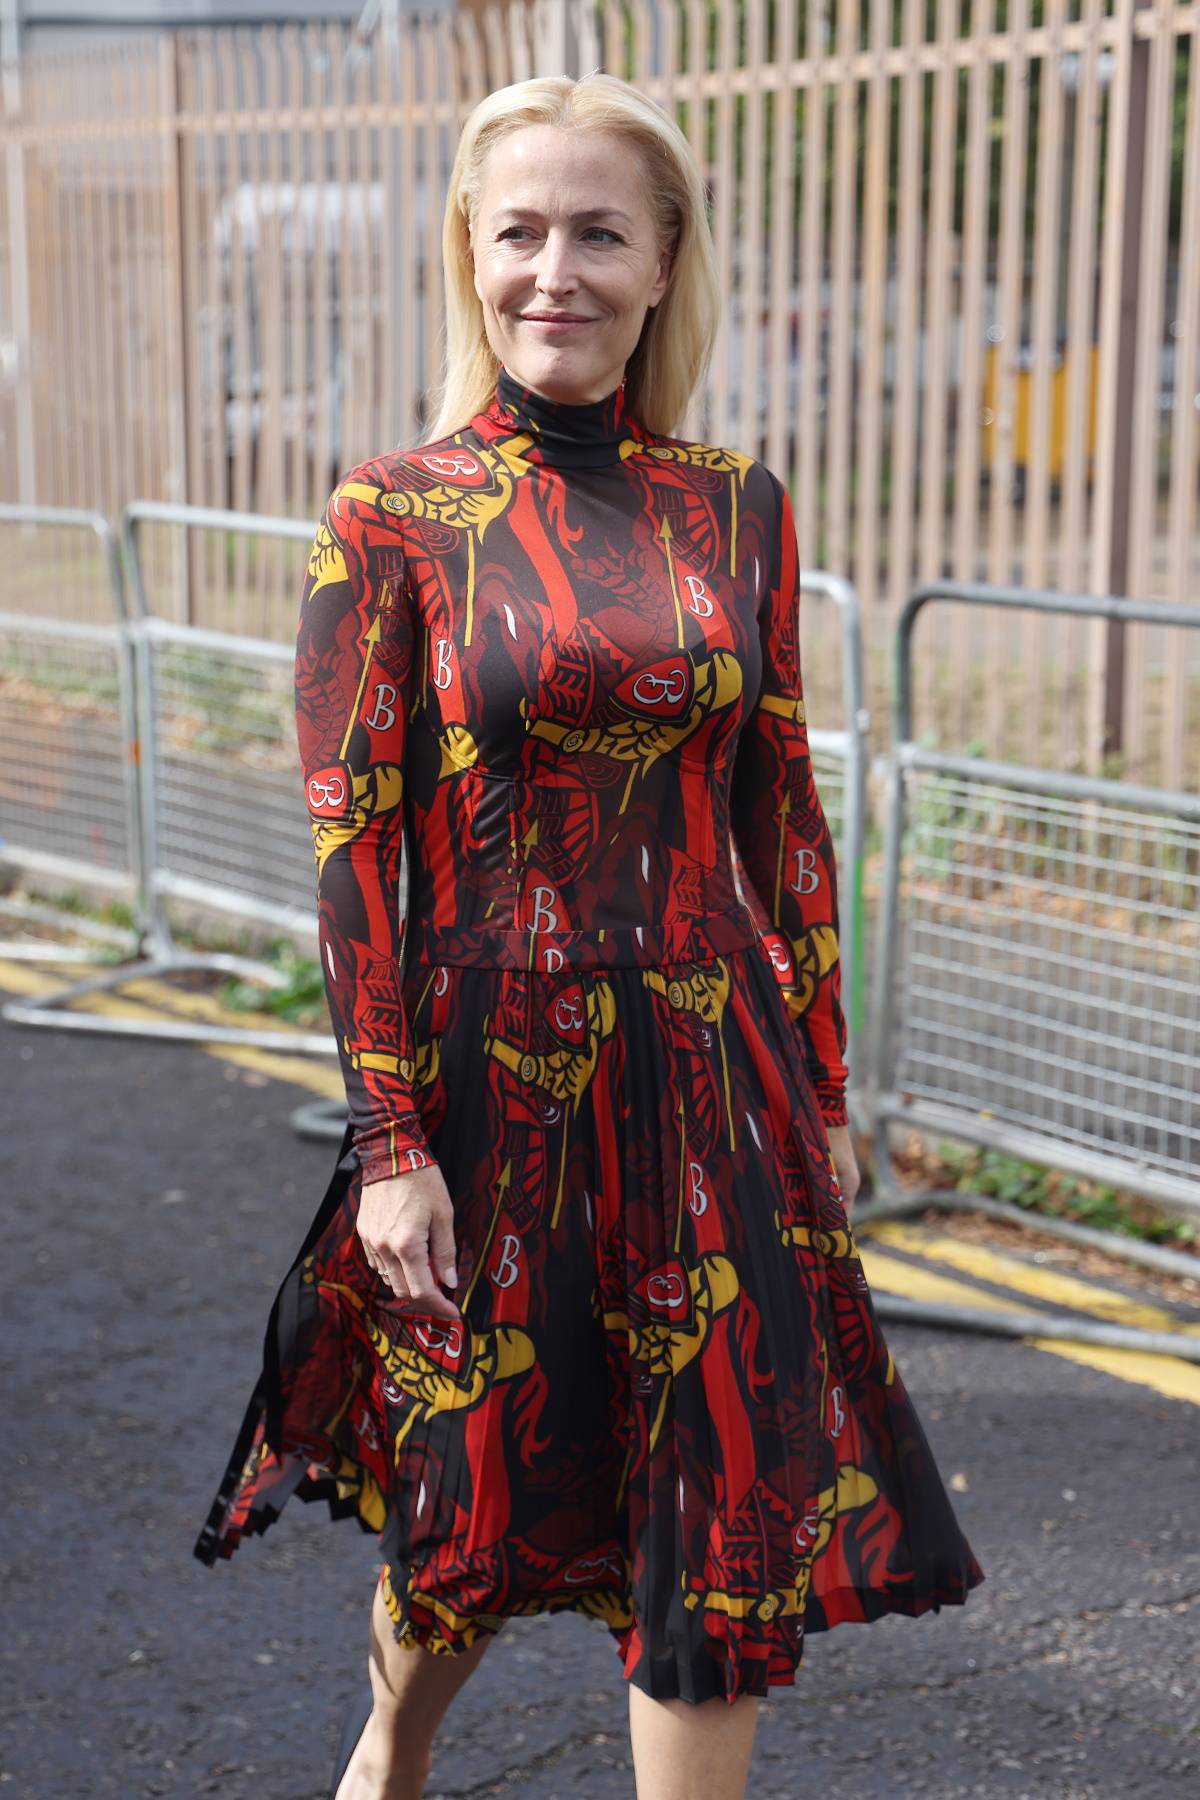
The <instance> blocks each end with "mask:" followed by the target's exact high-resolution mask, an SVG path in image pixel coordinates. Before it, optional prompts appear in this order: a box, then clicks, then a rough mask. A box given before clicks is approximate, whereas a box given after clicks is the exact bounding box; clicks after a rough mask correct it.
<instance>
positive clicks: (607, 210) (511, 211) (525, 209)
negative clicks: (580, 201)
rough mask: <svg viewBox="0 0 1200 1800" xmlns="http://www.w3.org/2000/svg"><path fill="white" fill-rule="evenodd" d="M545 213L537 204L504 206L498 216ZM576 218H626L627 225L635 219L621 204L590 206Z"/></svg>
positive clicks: (526, 216)
mask: <svg viewBox="0 0 1200 1800" xmlns="http://www.w3.org/2000/svg"><path fill="white" fill-rule="evenodd" d="M542 216H543V215H542V214H541V213H540V212H539V211H538V210H537V207H536V206H502V207H501V208H500V210H499V212H498V213H497V214H496V217H497V218H499V219H540V218H541V217H542ZM571 218H572V219H573V220H574V219H579V220H583V219H624V220H625V223H626V224H627V225H632V224H633V220H632V219H631V218H630V217H629V214H628V213H627V212H622V211H621V208H620V207H619V206H590V207H588V208H587V209H586V210H585V211H584V212H577V213H572V214H571Z"/></svg>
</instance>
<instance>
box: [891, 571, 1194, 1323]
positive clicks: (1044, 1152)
mask: <svg viewBox="0 0 1200 1800" xmlns="http://www.w3.org/2000/svg"><path fill="white" fill-rule="evenodd" d="M934 602H949V603H953V604H955V605H961V606H974V607H1002V608H1008V609H1020V610H1027V609H1033V610H1037V611H1039V612H1045V613H1059V614H1069V615H1073V616H1075V617H1077V618H1090V619H1110V620H1116V619H1120V620H1126V621H1135V620H1136V621H1140V622H1148V623H1153V624H1156V625H1161V626H1164V627H1166V628H1167V629H1168V630H1179V631H1188V630H1194V629H1196V628H1197V627H1200V607H1195V606H1178V605H1173V604H1163V603H1160V602H1154V601H1139V600H1133V599H1129V598H1126V597H1111V596H1095V595H1074V594H1059V593H1053V592H1050V591H1046V590H1032V589H1021V588H1008V587H1000V586H990V585H987V584H983V583H969V582H968V583H954V582H931V583H927V584H925V585H923V586H921V587H918V588H916V589H915V590H914V591H913V592H912V593H911V594H910V595H909V597H908V600H907V601H906V603H905V606H904V608H903V611H902V614H901V617H900V621H899V626H898V632H897V648H896V665H895V669H896V719H895V733H894V741H893V748H892V751H891V754H890V758H889V784H888V799H887V814H886V819H885V822H884V840H885V846H886V850H885V866H884V884H883V895H882V900H881V905H880V910H879V917H878V933H877V954H876V965H875V979H876V1001H877V1004H876V1007H875V1009H874V1019H873V1027H872V1035H873V1043H874V1076H875V1079H874V1098H873V1115H874V1131H875V1157H874V1172H875V1193H874V1199H873V1202H872V1203H871V1204H870V1206H869V1207H868V1206H864V1207H863V1208H861V1209H860V1213H859V1218H860V1221H861V1223H862V1224H863V1225H864V1226H868V1225H869V1223H870V1222H871V1221H872V1220H875V1219H878V1218H881V1217H893V1216H896V1215H899V1214H904V1213H911V1212H916V1211H921V1210H923V1209H925V1208H927V1207H930V1206H942V1207H946V1208H959V1207H963V1208H971V1209H974V1210H981V1211H986V1212H989V1213H992V1214H996V1215H999V1216H1002V1217H1006V1218H1011V1219H1014V1220H1019V1221H1021V1222H1022V1223H1023V1224H1026V1225H1028V1224H1029V1223H1030V1222H1031V1221H1030V1220H1029V1218H1028V1215H1027V1214H1025V1213H1023V1212H1021V1211H1020V1210H1019V1209H1018V1208H1016V1207H1008V1206H1004V1205H1001V1204H999V1203H997V1202H996V1201H994V1200H992V1199H991V1198H990V1197H988V1196H986V1195H974V1194H967V1193H962V1192H959V1191H958V1190H953V1191H948V1190H940V1189H935V1190H923V1191H919V1192H913V1191H908V1190H903V1189H901V1188H900V1187H899V1186H898V1185H897V1184H896V1182H895V1181H894V1178H893V1177H892V1174H891V1154H890V1146H889V1139H888V1128H889V1126H890V1125H892V1124H895V1123H904V1124H907V1125H910V1126H913V1127H916V1128H917V1129H918V1130H920V1131H924V1132H926V1133H932V1134H936V1133H944V1134H945V1135H946V1136H948V1137H953V1138H956V1139H961V1140H965V1141H966V1142H968V1143H972V1144H978V1145H984V1146H991V1147H993V1148H995V1149H998V1150H1003V1151H1007V1152H1009V1153H1011V1154H1012V1155H1013V1156H1016V1157H1020V1158H1023V1159H1029V1160H1032V1161H1035V1162H1040V1163H1043V1164H1046V1165H1048V1166H1051V1167H1054V1168H1056V1169H1061V1170H1065V1171H1068V1172H1075V1173H1078V1174H1080V1175H1082V1176H1086V1177H1091V1178H1094V1179H1100V1180H1111V1181H1112V1182H1114V1183H1116V1184H1118V1185H1120V1186H1121V1187H1123V1188H1125V1189H1128V1190H1130V1191H1132V1192H1134V1193H1138V1194H1144V1195H1146V1196H1147V1197H1148V1198H1150V1199H1153V1200H1155V1201H1158V1202H1160V1203H1163V1204H1167V1205H1170V1206H1172V1207H1174V1208H1176V1209H1177V1210H1181V1211H1187V1212H1196V1213H1200V1086H1198V1084H1197V1081H1196V1069H1197V1066H1198V1064H1200V928H1198V926H1200V796H1198V795H1194V794H1187V793H1178V792H1173V791H1169V790H1165V789H1161V788H1153V787H1145V786H1140V785H1137V784H1135V783H1133V782H1124V781H1112V780H1103V779H1100V778H1096V777H1091V776H1080V775H1072V774H1062V773H1058V772H1057V771H1055V770H1052V769H1048V768H1041V767H1032V766H1026V765H1019V764H1015V763H1005V762H995V761H988V760H984V759H982V758H974V757H963V756H960V755H951V754H948V753H946V752H944V751H939V750H932V749H928V748H925V747H922V746H921V745H919V744H917V743H916V742H914V740H913V735H912V732H913V726H912V684H913V669H912V640H913V631H914V627H915V624H916V621H917V618H918V617H919V615H920V614H921V612H922V610H923V609H924V608H925V607H926V606H929V605H931V604H933V603H934ZM1035 1222H1036V1225H1037V1229H1038V1230H1049V1231H1052V1232H1057V1233H1058V1234H1059V1235H1061V1236H1064V1237H1070V1238H1074V1239H1077V1240H1082V1241H1085V1242H1090V1243H1102V1244H1103V1246H1104V1247H1105V1248H1106V1249H1109V1250H1115V1251H1118V1252H1119V1253H1120V1254H1122V1255H1125V1256H1128V1257H1129V1258H1131V1259H1132V1260H1136V1261H1142V1262H1147V1263H1153V1264H1155V1265H1157V1266H1160V1267H1167V1268H1179V1269H1186V1270H1188V1271H1189V1272H1191V1273H1194V1262H1193V1261H1192V1260H1191V1259H1188V1258H1184V1257H1182V1256H1179V1255H1174V1256H1173V1255H1172V1253H1171V1252H1170V1251H1167V1250H1164V1249H1161V1248H1159V1247H1157V1246H1152V1245H1137V1244H1135V1243H1134V1242H1133V1240H1129V1239H1125V1238H1118V1237H1117V1236H1116V1235H1115V1234H1110V1233H1101V1232H1095V1231H1091V1230H1088V1229H1086V1228H1083V1227H1080V1226H1078V1225H1074V1226H1073V1225H1072V1224H1071V1223H1070V1222H1068V1221H1059V1220H1055V1219H1053V1218H1050V1217H1047V1216H1046V1215H1044V1214H1040V1213H1039V1214H1038V1215H1037V1218H1036V1221H1035ZM889 1310H890V1311H891V1312H892V1313H893V1314H894V1315H895V1316H902V1317H909V1316H917V1315H916V1314H915V1313H914V1311H913V1308H912V1307H911V1306H909V1305H908V1304H907V1303H901V1304H900V1305H898V1306H896V1307H890V1308H889ZM922 1316H928V1317H929V1318H931V1319H932V1320H933V1321H934V1322H940V1323H948V1324H957V1325H968V1324H973V1325H975V1326H977V1328H978V1329H980V1330H991V1331H1001V1332H1004V1333H1008V1334H1011V1335H1014V1336H1025V1335H1027V1334H1028V1333H1029V1332H1031V1331H1037V1332H1041V1333H1042V1334H1043V1335H1047V1334H1053V1332H1055V1331H1058V1332H1059V1333H1060V1334H1061V1335H1069V1336H1071V1337H1075V1338H1079V1337H1084V1338H1086V1339H1089V1340H1091V1341H1096V1342H1100V1343H1105V1344H1127V1343H1136V1344H1137V1345H1138V1347H1140V1348H1159V1347H1161V1346H1160V1345H1159V1344H1157V1343H1155V1342H1152V1341H1150V1340H1149V1338H1147V1337H1146V1336H1145V1335H1144V1334H1141V1333H1129V1332H1126V1331H1122V1330H1119V1329H1118V1328H1116V1327H1106V1326H1099V1325H1097V1326H1095V1327H1094V1328H1093V1327H1084V1326H1083V1325H1082V1324H1081V1322H1080V1321H1079V1320H1076V1319H1071V1318H1068V1317H1066V1316H1062V1315H1060V1316H1058V1317H1057V1322H1056V1321H1055V1318H1054V1317H1053V1316H1051V1317H1050V1323H1049V1326H1048V1324H1047V1316H1046V1315H1042V1314H1037V1315H1012V1316H1011V1317H1008V1318H1006V1317H1005V1316H1004V1315H997V1314H995V1313H991V1312H988V1313H986V1314H985V1313H982V1312H980V1313H978V1314H976V1315H974V1316H973V1317H972V1318H966V1317H964V1316H963V1311H962V1309H957V1308H954V1309H950V1308H929V1309H922ZM1173 1349H1174V1353H1175V1354H1178V1355H1184V1356H1190V1357H1191V1358H1193V1359H1200V1345H1198V1344H1197V1343H1196V1341H1195V1340H1194V1339H1179V1340H1178V1341H1177V1342H1176V1343H1175V1344H1174V1345H1173Z"/></svg>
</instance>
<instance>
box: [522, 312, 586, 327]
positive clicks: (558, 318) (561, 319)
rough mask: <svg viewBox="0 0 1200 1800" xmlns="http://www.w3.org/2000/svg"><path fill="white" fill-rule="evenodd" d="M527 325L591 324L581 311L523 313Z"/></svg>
mask: <svg viewBox="0 0 1200 1800" xmlns="http://www.w3.org/2000/svg"><path fill="white" fill-rule="evenodd" d="M521 317H522V318H523V319H524V320H525V323H526V324H527V325H590V324H591V322H592V321H591V320H590V319H586V318H584V317H583V315H582V314H581V313H522V314H521Z"/></svg>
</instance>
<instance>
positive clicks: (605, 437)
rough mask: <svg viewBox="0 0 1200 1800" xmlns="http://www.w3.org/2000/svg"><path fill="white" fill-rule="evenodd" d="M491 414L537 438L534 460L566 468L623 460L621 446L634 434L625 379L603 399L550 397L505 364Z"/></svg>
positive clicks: (497, 420) (508, 426)
mask: <svg viewBox="0 0 1200 1800" xmlns="http://www.w3.org/2000/svg"><path fill="white" fill-rule="evenodd" d="M486 416H487V417H488V418H489V419H491V420H492V421H493V422H494V423H495V424H497V425H501V426H503V427H505V428H506V429H508V430H512V431H520V432H526V433H528V434H529V436H530V437H531V438H532V439H533V442H532V443H531V444H530V446H529V448H528V449H527V450H526V451H525V452H524V454H525V455H526V456H527V457H528V459H529V461H531V462H542V463H550V464H553V465H554V466H555V467H557V468H565V469H600V468H603V467H604V466H605V465H606V464H607V463H617V462H620V460H621V449H620V446H621V445H622V444H623V443H624V442H625V441H626V439H627V438H628V437H629V436H630V432H629V422H628V419H627V416H626V413H625V384H624V382H621V383H620V384H619V385H618V386H617V387H615V388H614V389H613V390H612V392H611V394H605V396H604V398H603V399H601V400H584V401H569V400H551V399H550V398H549V397H548V396H547V395H546V394H541V393H539V392H538V391H537V389H536V388H531V387H525V386H523V385H522V383H521V382H519V381H518V380H517V378H516V376H515V375H512V374H511V373H510V372H509V370H508V369H506V368H505V366H504V364H503V363H501V365H500V372H499V375H498V377H497V380H496V392H495V395H494V396H493V399H492V403H491V405H490V406H489V407H488V409H487V414H486Z"/></svg>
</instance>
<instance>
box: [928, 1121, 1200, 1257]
mask: <svg viewBox="0 0 1200 1800" xmlns="http://www.w3.org/2000/svg"><path fill="white" fill-rule="evenodd" d="M937 1154H938V1157H939V1159H940V1162H941V1172H940V1177H938V1179H940V1180H941V1181H942V1182H945V1183H948V1184H949V1185H951V1186H953V1187H954V1188H955V1189H956V1190H957V1191H958V1192H959V1193H971V1194H983V1195H985V1196H987V1198H989V1199H994V1200H1003V1201H1005V1202H1007V1204H1008V1205H1010V1206H1017V1207H1020V1208H1021V1209H1022V1210H1023V1211H1026V1212H1029V1213H1045V1214H1048V1215H1050V1216H1051V1217H1056V1218H1060V1219H1069V1220H1072V1221H1074V1222H1075V1223H1077V1224H1080V1225H1089V1226H1091V1227H1093V1229H1095V1230H1097V1231H1111V1232H1115V1233H1116V1234H1117V1235H1118V1236H1122V1237H1132V1238H1141V1239H1142V1240H1143V1241H1145V1242H1149V1243H1152V1244H1165V1245H1168V1246H1169V1247H1171V1248H1173V1249H1177V1250H1195V1251H1197V1252H1198V1253H1200V1225H1197V1223H1196V1222H1195V1221H1194V1220H1191V1219H1184V1218H1180V1217H1178V1216H1175V1215H1172V1214H1169V1213H1167V1212H1164V1211H1163V1209H1162V1208H1161V1207H1160V1206H1158V1205H1157V1204H1155V1203H1153V1202H1151V1201H1148V1200H1144V1199H1143V1198H1142V1197H1141V1196H1140V1195H1137V1194H1131V1193H1129V1192H1128V1191H1127V1190H1125V1189H1122V1188H1119V1187H1115V1186H1112V1185H1110V1184H1109V1183H1107V1182H1101V1181H1091V1180H1087V1179H1084V1178H1083V1177H1081V1176H1076V1175H1069V1174H1065V1173H1063V1172H1062V1171H1061V1170H1056V1169H1047V1168H1043V1167H1042V1166H1041V1165H1040V1164H1038V1163H1030V1162H1024V1161H1022V1160H1021V1159H1020V1158H1019V1157H1015V1156H1011V1155H1009V1154H1008V1153H1007V1152H1005V1151H1003V1150H996V1149H992V1148H991V1147H989V1146H984V1147H982V1148H981V1147H979V1146H978V1145H962V1144H957V1143H954V1142H952V1141H950V1140H948V1139H943V1140H941V1141H939V1143H938V1146H937Z"/></svg>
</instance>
